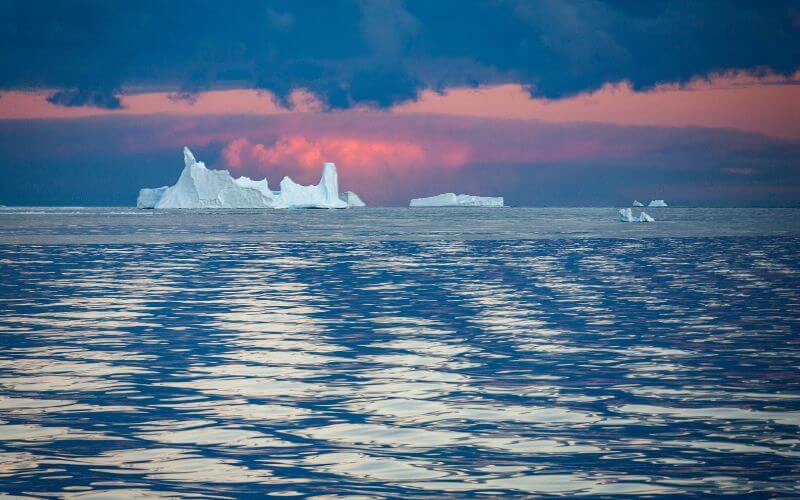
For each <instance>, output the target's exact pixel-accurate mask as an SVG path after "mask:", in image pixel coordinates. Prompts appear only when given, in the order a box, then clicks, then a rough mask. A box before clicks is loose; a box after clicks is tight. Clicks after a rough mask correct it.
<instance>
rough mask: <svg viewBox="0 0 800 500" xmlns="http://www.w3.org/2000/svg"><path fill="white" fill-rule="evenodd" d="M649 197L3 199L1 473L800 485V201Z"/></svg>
mask: <svg viewBox="0 0 800 500" xmlns="http://www.w3.org/2000/svg"><path fill="white" fill-rule="evenodd" d="M645 211H647V212H648V213H650V214H651V215H652V216H654V217H655V218H656V223H654V224H644V223H641V224H626V223H621V222H617V218H616V210H615V209H613V208H540V209H535V208H507V209H481V208H451V209H401V208H386V209H380V208H367V209H353V210H346V211H327V210H308V211H301V210H296V211H295V210H292V211H276V210H272V211H249V210H241V211H239V210H237V211H174V212H161V211H142V210H136V209H132V208H128V207H113V208H68V207H67V208H0V492H2V493H6V494H9V495H18V496H32V497H61V498H71V497H80V498H130V497H136V496H140V497H160V496H164V497H176V496H180V497H201V498H242V497H263V496H276V497H284V498H285V497H288V498H292V497H298V498H308V497H311V498H345V497H358V496H361V497H368V498H381V497H394V498H397V497H402V498H413V497H421V498H431V497H454V498H465V497H473V496H487V495H517V496H525V495H535V496H550V495H554V496H575V495H595V496H621V495H631V496H660V495H669V496H676V495H680V496H698V497H699V496H709V495H734V496H736V495H740V496H746V495H757V496H768V495H779V496H795V497H796V496H798V495H800V438H798V435H799V434H800V433H799V432H798V430H799V429H798V428H799V427H800V209H688V208H656V209H649V208H645ZM637 213H638V212H637ZM0 496H2V495H0Z"/></svg>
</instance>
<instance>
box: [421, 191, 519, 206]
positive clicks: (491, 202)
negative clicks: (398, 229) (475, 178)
mask: <svg viewBox="0 0 800 500" xmlns="http://www.w3.org/2000/svg"><path fill="white" fill-rule="evenodd" d="M408 205H409V206H410V207H502V206H504V205H503V198H502V197H490V196H472V195H469V194H459V195H456V194H455V193H444V194H440V195H436V196H430V197H428V198H414V199H413V200H411V202H410V203H409V204H408Z"/></svg>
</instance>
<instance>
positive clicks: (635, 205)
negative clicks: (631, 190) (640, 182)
mask: <svg viewBox="0 0 800 500" xmlns="http://www.w3.org/2000/svg"><path fill="white" fill-rule="evenodd" d="M633 206H634V207H643V206H644V203H642V202H641V201H639V200H633Z"/></svg>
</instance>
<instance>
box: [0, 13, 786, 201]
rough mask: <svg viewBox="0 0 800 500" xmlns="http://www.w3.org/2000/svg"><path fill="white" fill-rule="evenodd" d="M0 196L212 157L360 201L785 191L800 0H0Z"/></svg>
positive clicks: (105, 193) (50, 197) (82, 194)
mask: <svg viewBox="0 0 800 500" xmlns="http://www.w3.org/2000/svg"><path fill="white" fill-rule="evenodd" d="M0 33H2V36H0V68H1V69H0V169H1V170H2V175H3V182H2V183H0V204H8V205H11V204H25V205H37V204H43V205H53V204H69V205H98V204H107V205H131V204H133V203H134V201H135V198H136V193H137V191H138V189H139V188H140V187H144V186H150V187H155V186H161V185H166V184H172V183H174V181H175V180H176V179H177V177H178V174H179V173H180V170H181V168H182V153H181V147H182V146H184V145H186V146H189V147H190V148H192V150H194V151H195V154H196V156H197V157H198V158H199V159H202V160H204V161H205V162H206V163H207V164H208V165H209V166H210V167H213V168H225V169H229V170H230V171H231V172H232V173H234V174H235V175H248V176H250V177H254V178H263V177H266V178H267V179H268V180H269V183H270V185H271V186H272V187H273V188H277V185H278V183H279V182H280V180H281V178H282V177H283V176H284V175H291V176H292V177H293V178H294V179H295V180H298V181H301V182H304V183H312V182H316V181H317V179H318V177H319V174H320V171H321V166H322V163H323V162H326V161H334V162H336V164H337V166H338V169H339V176H340V185H341V186H342V188H343V189H347V190H353V191H356V192H358V193H359V194H360V195H361V197H362V198H364V200H365V201H366V202H367V203H368V204H371V205H406V204H407V202H408V199H409V198H411V197H417V196H429V195H433V194H438V193H441V192H445V191H456V192H466V193H470V194H478V195H486V196H504V197H505V198H506V201H507V203H509V204H512V205H532V206H541V205H606V206H610V205H621V204H628V203H629V202H630V201H631V200H633V199H634V198H636V199H639V200H641V201H647V200H649V199H652V198H666V199H668V200H671V201H673V202H674V203H676V204H682V205H764V206H773V205H791V206H796V205H798V204H800V2H798V1H792V2H782V1H772V2H748V1H731V0H725V1H719V2H715V1H705V2H669V1H651V2H638V1H627V0H620V1H611V0H607V1H588V0H587V1H569V0H558V1H544V0H543V1H504V0H490V1H477V0H474V1H473V0H467V1H463V0H462V1H444V0H436V1H430V0H425V1H422V0H421V1H406V2H400V1H383V0H364V1H317V2H312V1H302V0H301V1H286V2H252V1H233V2H216V1H215V2H211V1H209V2H204V1H191V2H190V1H170V2H155V1H154V2H144V1H142V2H125V3H123V2H119V1H64V2H36V1H30V0H28V1H24V2H23V1H19V2H18V1H4V2H0Z"/></svg>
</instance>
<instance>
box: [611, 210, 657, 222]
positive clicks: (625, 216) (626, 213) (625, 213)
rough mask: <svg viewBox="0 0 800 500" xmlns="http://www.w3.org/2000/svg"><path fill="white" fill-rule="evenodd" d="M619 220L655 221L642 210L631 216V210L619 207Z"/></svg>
mask: <svg viewBox="0 0 800 500" xmlns="http://www.w3.org/2000/svg"><path fill="white" fill-rule="evenodd" d="M619 220H620V221H622V222H655V221H656V220H655V219H654V218H652V217H650V216H649V215H647V214H646V213H644V212H642V213H641V214H639V217H634V216H633V210H631V209H630V208H620V209H619Z"/></svg>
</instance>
